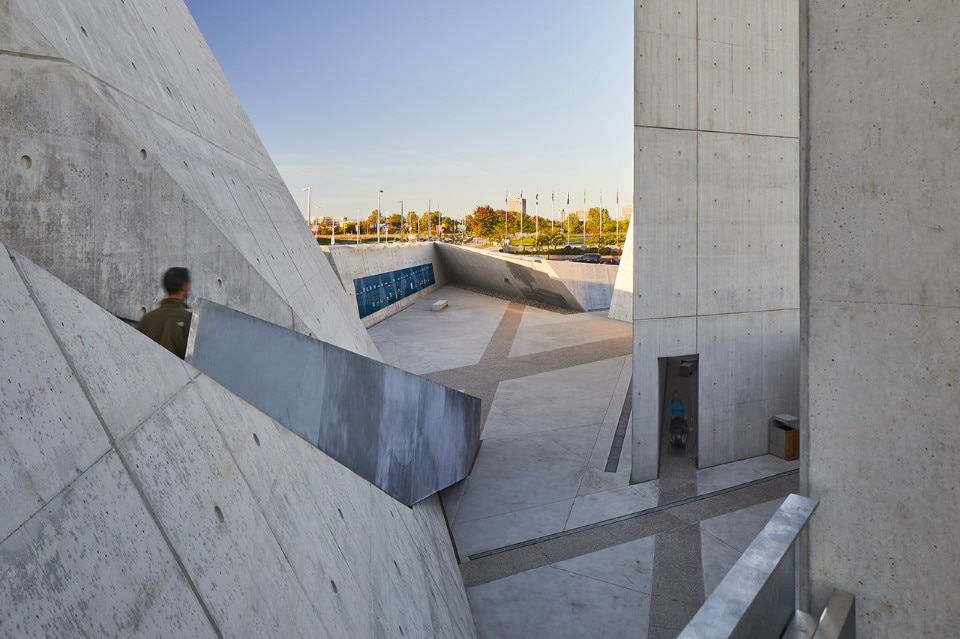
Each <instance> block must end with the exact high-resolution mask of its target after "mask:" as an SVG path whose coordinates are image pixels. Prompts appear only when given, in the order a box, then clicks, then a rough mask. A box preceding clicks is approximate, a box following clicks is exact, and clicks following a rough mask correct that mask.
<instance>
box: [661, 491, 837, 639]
mask: <svg viewBox="0 0 960 639" xmlns="http://www.w3.org/2000/svg"><path fill="white" fill-rule="evenodd" d="M819 503H820V502H819V501H818V500H816V499H811V498H809V497H803V496H801V495H790V496H789V497H787V499H786V500H785V501H784V502H783V504H782V505H781V506H780V509H779V510H777V512H776V513H774V515H773V517H771V518H770V521H769V522H767V525H766V526H765V527H764V529H763V530H762V531H761V532H760V534H759V535H757V537H756V538H755V539H754V540H753V542H752V543H751V544H750V546H749V547H748V548H747V550H746V552H744V553H743V555H741V556H740V559H739V560H738V561H737V563H736V564H734V566H733V568H731V569H730V571H729V572H728V573H727V575H726V576H725V577H724V578H723V581H721V582H720V585H719V586H717V588H716V589H715V590H714V591H713V592H712V593H711V594H710V597H709V598H708V599H707V601H706V602H705V603H704V604H703V606H701V608H700V610H699V611H698V612H697V614H696V615H694V617H693V619H691V620H690V623H689V624H687V627H686V628H684V630H683V632H682V633H680V637H679V638H678V639H707V638H709V639H764V638H766V637H769V638H770V639H780V637H781V636H782V635H783V632H784V630H785V629H786V627H787V625H788V624H789V623H790V619H791V618H792V617H793V613H794V611H795V610H797V608H798V603H799V602H798V592H797V563H798V562H797V553H798V550H797V539H798V538H799V536H800V533H801V531H802V530H803V529H804V527H805V526H806V525H807V522H808V521H809V520H810V517H811V515H813V512H814V511H815V510H816V508H817V506H818V505H819Z"/></svg>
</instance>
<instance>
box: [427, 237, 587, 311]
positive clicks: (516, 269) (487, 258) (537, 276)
mask: <svg viewBox="0 0 960 639" xmlns="http://www.w3.org/2000/svg"><path fill="white" fill-rule="evenodd" d="M436 247H437V250H438V251H439V252H440V258H441V260H442V261H443V264H444V267H445V268H446V272H447V279H448V280H449V281H450V282H462V283H464V284H467V285H469V286H473V287H475V288H480V289H484V290H487V291H490V292H492V293H493V294H495V295H503V296H506V297H511V298H515V299H518V300H523V301H526V302H530V303H534V304H547V305H550V306H556V307H559V308H567V309H570V310H574V311H582V310H583V307H582V306H581V305H580V302H579V301H578V300H577V298H576V297H575V296H574V295H573V293H572V292H571V291H570V289H569V288H567V286H566V284H565V283H564V282H563V281H562V280H561V279H560V278H559V277H558V276H557V274H556V272H555V271H554V270H553V269H552V268H551V267H550V265H549V262H546V261H536V260H533V259H526V258H520V257H510V256H508V255H505V254H503V253H492V252H490V251H481V250H477V249H470V248H465V247H462V246H454V245H451V244H437V245H436ZM597 268H599V267H597Z"/></svg>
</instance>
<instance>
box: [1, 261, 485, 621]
mask: <svg viewBox="0 0 960 639" xmlns="http://www.w3.org/2000/svg"><path fill="white" fill-rule="evenodd" d="M0 282H2V286H0V320H2V321H0V378H2V379H0V384H2V386H3V392H2V394H0V513H3V516H2V517H0V576H2V579H0V636H3V637H73V636H129V635H137V636H166V637H215V636H278V637H385V636H407V637H472V636H475V630H474V628H473V622H472V618H471V616H470V611H469V606H468V603H467V599H466V596H465V593H464V590H463V585H462V581H461V579H460V574H459V571H458V567H457V564H456V561H455V559H454V556H453V552H452V549H451V546H450V542H449V537H448V534H447V530H446V527H445V524H444V520H443V514H442V512H441V509H440V506H439V503H438V500H437V499H436V498H430V499H428V500H426V501H424V502H423V503H421V504H419V505H417V506H415V507H414V508H412V509H411V508H407V507H405V506H402V505H401V504H399V503H397V502H396V501H394V500H393V499H391V498H390V497H388V496H387V495H385V494H384V493H382V492H380V491H379V490H377V489H376V488H374V487H373V486H371V485H370V484H369V483H367V482H366V481H365V480H363V479H360V478H359V477H357V476H356V475H354V474H353V473H351V472H349V471H347V470H346V469H345V468H343V467H342V466H340V465H339V464H336V463H335V462H333V461H332V460H330V459H329V458H328V457H326V456H325V455H324V454H323V453H321V452H320V451H318V450H316V449H315V448H313V447H312V446H310V445H309V444H308V443H307V442H305V441H303V440H302V439H300V438H299V437H297V436H295V435H294V434H293V433H291V432H289V431H288V430H286V429H285V428H283V427H282V426H280V425H279V424H277V423H276V422H274V421H273V420H271V419H270V418H269V417H267V416H265V415H264V414H263V413H261V412H259V411H257V410H256V409H254V408H252V407H251V406H250V405H248V404H246V403H245V402H243V401H242V400H240V399H239V398H237V397H236V396H235V395H233V394H231V393H230V392H228V391H227V390H225V389H224V388H222V387H221V386H219V385H218V384H217V383H215V382H214V381H212V380H211V379H210V378H208V377H207V376H205V375H202V374H200V373H199V372H198V371H197V370H196V369H194V368H193V367H191V366H189V365H188V364H185V363H184V362H182V361H181V360H179V359H177V358H176V357H175V356H173V355H171V354H170V353H168V352H167V351H166V350H164V349H162V348H161V347H159V346H158V345H156V344H154V343H153V342H152V341H150V340H149V339H147V338H145V337H144V336H142V335H141V334H140V333H138V332H137V331H135V330H134V329H132V328H130V327H128V326H127V325H126V324H124V323H123V322H121V321H120V320H117V319H115V318H113V317H111V316H110V315H109V314H107V313H106V312H104V311H103V310H101V309H100V308H98V307H97V306H96V305H95V304H93V303H92V302H90V301H89V300H87V299H85V298H84V297H82V296H81V295H79V294H77V293H76V292H75V291H73V290H71V289H70V288H69V287H67V286H66V285H64V284H63V283H62V282H59V281H58V280H56V279H55V278H53V277H52V276H50V275H49V274H48V273H46V272H45V271H43V270H42V269H40V268H38V267H37V266H35V265H33V264H32V263H30V262H29V261H28V260H26V259H25V258H23V257H21V256H20V255H18V254H13V256H12V259H11V255H10V254H8V253H7V250H6V249H5V248H4V247H3V246H2V245H0Z"/></svg>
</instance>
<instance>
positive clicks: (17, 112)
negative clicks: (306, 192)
mask: <svg viewBox="0 0 960 639" xmlns="http://www.w3.org/2000/svg"><path fill="white" fill-rule="evenodd" d="M0 52H3V53H4V54H3V55H0V103H2V104H4V105H8V106H9V107H10V108H6V109H2V110H0V185H2V186H0V189H2V191H0V196H2V200H3V203H4V204H3V207H0V240H3V241H5V242H7V243H8V244H9V245H10V246H12V247H15V248H17V249H18V250H21V251H23V252H24V253H25V254H27V255H28V256H30V257H31V258H32V259H34V260H36V261H37V262H38V263H39V264H41V265H43V266H44V267H45V268H48V269H49V270H50V271H51V272H53V273H54V274H56V275H57V276H58V277H60V278H62V279H63V280H64V281H65V282H67V283H69V284H70V285H71V286H73V287H74V288H75V289H77V290H78V291H80V292H81V293H82V294H84V295H85V296H87V297H89V298H90V299H92V300H94V301H96V302H97V304H99V305H100V306H102V307H103V308H106V309H108V310H109V311H110V312H111V313H114V314H116V315H119V316H121V317H127V318H130V319H139V318H140V317H141V315H142V313H143V312H144V311H145V310H146V309H149V308H150V307H152V306H153V305H154V304H155V303H156V302H157V301H158V300H159V299H160V297H162V291H161V288H160V277H161V275H162V273H163V272H164V270H165V269H166V268H168V267H170V266H174V265H181V266H186V267H188V268H190V269H191V270H192V272H193V288H194V292H195V293H196V294H197V295H199V296H202V297H205V298H207V299H212V300H214V301H216V302H219V303H222V304H226V305H229V306H231V307H234V308H238V309H241V310H243V311H244V312H247V313H250V314H253V315H256V316H258V317H261V318H263V319H266V320H268V321H271V322H274V323H277V324H280V325H282V326H287V327H291V328H294V329H295V330H298V331H300V332H303V333H307V334H312V335H314V336H316V337H319V338H321V339H323V340H325V341H328V342H331V343H334V344H337V345H338V346H342V347H344V348H348V349H351V350H354V351H358V352H362V353H365V354H368V355H371V356H374V357H376V356H377V354H376V348H375V347H374V346H373V342H372V340H370V338H369V336H368V335H367V334H366V331H365V330H364V328H363V326H362V324H361V323H360V322H359V320H357V317H356V313H355V312H354V309H353V308H351V305H350V303H349V300H348V299H347V298H346V297H345V296H344V295H343V294H342V291H341V287H340V286H339V284H338V282H337V280H336V278H335V277H334V275H333V272H332V270H331V269H330V265H329V264H328V263H327V261H326V259H325V258H324V256H323V254H322V252H321V251H320V250H319V248H318V247H317V244H316V242H315V241H314V239H313V237H312V236H311V234H310V233H309V232H308V230H307V228H306V225H305V224H304V222H303V218H302V216H301V215H300V213H299V211H298V209H297V206H296V204H295V202H294V201H293V198H292V197H291V195H290V193H289V191H288V190H287V188H286V186H285V185H284V183H283V181H282V180H281V178H280V176H279V174H278V173H277V171H276V169H275V167H274V166H273V164H272V162H271V161H270V158H269V156H268V155H267V152H266V150H265V149H264V148H263V146H262V144H261V143H260V140H259V139H258V137H257V134H256V132H255V131H254V130H253V127H252V125H251V124H250V122H249V120H248V119H247V117H246V115H245V114H244V112H243V109H242V108H241V107H240V105H239V103H238V102H237V99H236V97H235V96H234V95H233V92H232V90H231V89H230V86H229V84H228V83H227V81H226V78H225V77H224V75H223V73H222V72H221V70H220V68H219V66H218V65H217V62H216V60H215V59H214V57H213V54H212V53H211V52H210V50H209V48H208V47H207V46H206V43H205V41H204V39H203V36H202V35H201V34H200V31H199V30H198V29H197V26H196V24H195V23H194V21H193V19H192V17H191V16H190V13H189V11H188V10H187V8H186V7H185V6H184V4H183V2H181V1H180V0H168V1H164V2H160V1H158V0H152V1H145V2H128V3H123V2H107V1H106V0H71V1H70V2H65V1H56V2H43V3H38V2H27V1H26V0H7V1H6V2H3V3H0Z"/></svg>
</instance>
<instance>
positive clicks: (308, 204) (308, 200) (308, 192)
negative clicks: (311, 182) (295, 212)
mask: <svg viewBox="0 0 960 639" xmlns="http://www.w3.org/2000/svg"><path fill="white" fill-rule="evenodd" d="M303 190H304V191H306V192H307V224H310V223H311V220H310V187H309V186H307V187H304V189H303Z"/></svg>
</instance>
